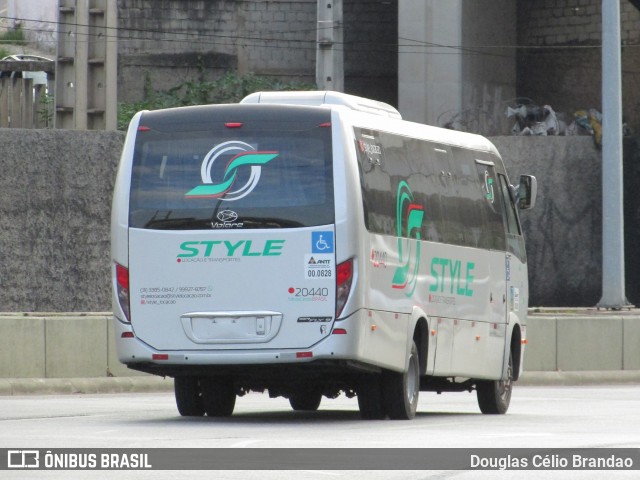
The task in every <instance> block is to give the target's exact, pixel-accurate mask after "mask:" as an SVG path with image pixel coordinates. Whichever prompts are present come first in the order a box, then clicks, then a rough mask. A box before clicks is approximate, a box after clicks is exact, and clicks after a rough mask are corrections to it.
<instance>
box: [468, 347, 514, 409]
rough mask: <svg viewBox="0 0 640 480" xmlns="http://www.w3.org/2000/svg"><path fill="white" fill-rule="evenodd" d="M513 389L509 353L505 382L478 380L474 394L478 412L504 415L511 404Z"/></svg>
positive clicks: (511, 361)
mask: <svg viewBox="0 0 640 480" xmlns="http://www.w3.org/2000/svg"><path fill="white" fill-rule="evenodd" d="M512 388H513V357H512V356H511V353H509V365H508V367H507V378H506V380H478V383H477V384H476V393H477V395H478V405H479V406H480V411H481V412H482V413H486V414H500V415H501V414H504V413H507V410H508V409H509V404H510V403H511V390H512Z"/></svg>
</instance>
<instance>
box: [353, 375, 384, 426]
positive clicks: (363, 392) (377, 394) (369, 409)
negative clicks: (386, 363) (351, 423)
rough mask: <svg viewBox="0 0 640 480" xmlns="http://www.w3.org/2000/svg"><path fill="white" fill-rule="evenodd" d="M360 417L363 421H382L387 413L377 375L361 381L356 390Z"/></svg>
mask: <svg viewBox="0 0 640 480" xmlns="http://www.w3.org/2000/svg"><path fill="white" fill-rule="evenodd" d="M356 395H357V397H358V407H359V408H360V417H361V418H362V419H363V420H384V419H385V418H386V417H387V412H386V411H385V408H384V402H383V398H382V380H381V376H380V375H378V374H375V375H370V376H368V377H367V378H366V379H362V380H361V381H360V383H359V385H358V387H357V388H356Z"/></svg>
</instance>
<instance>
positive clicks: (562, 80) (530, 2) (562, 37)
mask: <svg viewBox="0 0 640 480" xmlns="http://www.w3.org/2000/svg"><path fill="white" fill-rule="evenodd" d="M517 4H518V21H517V25H518V45H527V46H531V47H532V48H529V49H521V50H520V51H519V53H518V70H517V71H518V96H520V97H528V98H530V99H532V100H533V101H534V102H535V103H536V104H538V105H544V104H549V105H551V106H552V107H553V108H554V110H555V111H556V112H562V113H564V114H565V115H566V116H567V118H568V119H569V120H570V121H571V120H572V119H573V113H574V112H575V111H577V110H582V109H588V108H596V109H598V110H602V82H601V66H602V55H601V47H600V45H601V42H602V13H601V9H602V0H580V1H577V0H557V1H554V2H549V1H545V0H526V1H525V0H520V1H518V2H517ZM620 27H621V28H620V35H621V41H622V72H623V76H622V96H623V99H624V103H623V107H624V112H623V115H624V117H625V120H626V121H627V123H628V125H629V126H630V128H631V129H632V130H633V131H634V132H636V133H637V132H638V131H640V71H639V70H638V65H639V64H640V53H639V52H638V51H637V50H638V49H637V48H634V47H633V46H632V45H637V44H638V42H639V41H640V11H639V10H638V8H636V7H635V6H634V5H632V3H631V2H628V1H621V2H620ZM563 47H564V48H563Z"/></svg>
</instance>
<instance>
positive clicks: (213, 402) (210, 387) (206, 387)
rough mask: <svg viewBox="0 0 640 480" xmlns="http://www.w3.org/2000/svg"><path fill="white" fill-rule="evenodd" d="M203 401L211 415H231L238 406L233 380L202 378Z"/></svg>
mask: <svg viewBox="0 0 640 480" xmlns="http://www.w3.org/2000/svg"><path fill="white" fill-rule="evenodd" d="M200 388H201V390H202V403H203V405H204V411H205V412H207V416H209V417H229V416H231V414H232V413H233V409H234V408H235V406H236V392H235V390H234V387H233V381H231V380H230V379H227V378H217V377H203V378H201V379H200Z"/></svg>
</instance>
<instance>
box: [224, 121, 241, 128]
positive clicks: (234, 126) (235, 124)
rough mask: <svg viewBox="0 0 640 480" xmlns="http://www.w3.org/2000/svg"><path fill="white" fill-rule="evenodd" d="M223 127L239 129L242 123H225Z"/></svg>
mask: <svg viewBox="0 0 640 480" xmlns="http://www.w3.org/2000/svg"><path fill="white" fill-rule="evenodd" d="M224 126H225V127H227V128H241V127H242V123H240V122H227V123H225V124H224Z"/></svg>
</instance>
